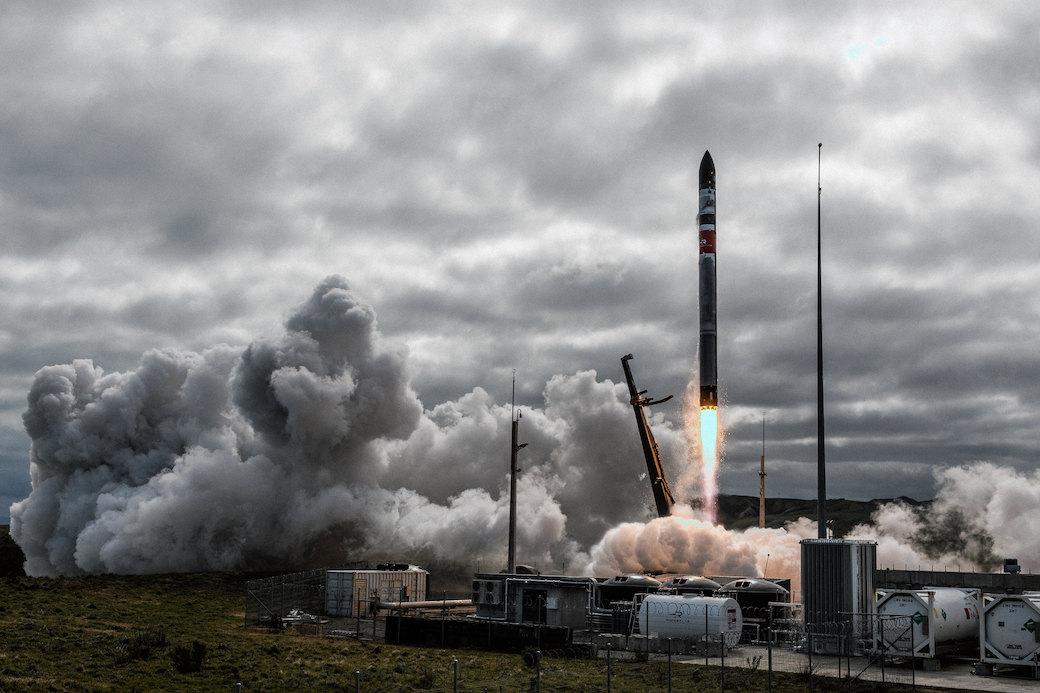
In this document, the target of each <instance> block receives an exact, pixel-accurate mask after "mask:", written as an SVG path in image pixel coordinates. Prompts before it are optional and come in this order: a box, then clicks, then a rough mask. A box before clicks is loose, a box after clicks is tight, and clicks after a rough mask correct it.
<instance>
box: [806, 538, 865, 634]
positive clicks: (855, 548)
mask: <svg viewBox="0 0 1040 693" xmlns="http://www.w3.org/2000/svg"><path fill="white" fill-rule="evenodd" d="M801 546H802V603H803V605H804V610H805V623H806V625H807V626H810V627H811V628H814V629H815V630H816V631H817V632H821V631H823V630H824V629H830V630H831V631H833V632H839V630H840V632H843V633H848V635H849V641H848V642H847V643H843V644H839V643H835V646H840V647H843V648H844V647H848V646H852V645H853V644H854V641H855V640H857V639H862V638H867V637H869V635H870V626H871V619H870V617H869V614H871V613H873V611H874V570H875V569H876V564H877V544H875V543H874V542H870V541H856V540H846V539H804V540H802V542H801ZM850 622H851V624H852V628H847V627H846V628H840V629H839V628H838V624H848V623H850ZM820 644H821V651H822V649H826V648H825V647H823V645H824V641H823V640H822V639H821V641H820ZM814 649H816V648H814ZM843 651H844V650H843Z"/></svg>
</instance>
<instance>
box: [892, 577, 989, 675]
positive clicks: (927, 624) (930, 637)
mask: <svg viewBox="0 0 1040 693" xmlns="http://www.w3.org/2000/svg"><path fill="white" fill-rule="evenodd" d="M877 616H878V619H877V622H876V623H875V628H874V646H875V648H876V649H884V651H885V654H887V655H892V656H901V657H926V658H927V657H936V656H938V655H940V654H945V653H948V652H951V651H953V650H956V649H959V648H966V647H973V646H974V641H975V640H976V639H977V638H978V633H979V592H978V590H972V589H960V588H957V587H926V588H925V589H920V590H878V591H877ZM882 643H883V644H884V647H883V648H882Z"/></svg>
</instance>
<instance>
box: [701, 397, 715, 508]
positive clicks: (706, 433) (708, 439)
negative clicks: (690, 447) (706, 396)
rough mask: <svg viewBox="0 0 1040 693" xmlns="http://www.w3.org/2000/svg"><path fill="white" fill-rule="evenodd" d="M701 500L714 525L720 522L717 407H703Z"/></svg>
mask: <svg viewBox="0 0 1040 693" xmlns="http://www.w3.org/2000/svg"><path fill="white" fill-rule="evenodd" d="M700 441H701V468H702V474H703V477H702V479H701V484H702V486H701V498H702V502H703V504H704V514H705V515H706V516H707V518H708V521H709V522H711V523H712V524H715V522H716V521H717V520H718V510H719V508H718V495H719V410H718V409H717V408H716V407H701V411H700Z"/></svg>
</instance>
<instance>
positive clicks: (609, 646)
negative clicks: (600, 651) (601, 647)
mask: <svg viewBox="0 0 1040 693" xmlns="http://www.w3.org/2000/svg"><path fill="white" fill-rule="evenodd" d="M613 649H614V643H613V641H611V640H608V641H607V693H610V680H611V679H612V678H613V676H614V670H613V668H612V667H611V662H610V651H611V650H613Z"/></svg>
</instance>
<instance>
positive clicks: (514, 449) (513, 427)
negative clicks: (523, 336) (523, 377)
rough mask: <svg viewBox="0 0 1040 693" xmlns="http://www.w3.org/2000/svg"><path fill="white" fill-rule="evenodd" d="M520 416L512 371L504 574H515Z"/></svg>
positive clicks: (514, 375) (523, 444)
mask: <svg viewBox="0 0 1040 693" xmlns="http://www.w3.org/2000/svg"><path fill="white" fill-rule="evenodd" d="M520 416H521V415H519V414H517V412H516V369H515V368H514V369H513V390H512V395H511V397H510V400H509V427H510V444H509V552H508V558H507V565H506V572H507V573H509V574H513V573H515V572H516V475H517V472H519V471H520V470H519V469H517V467H516V453H518V452H520V450H521V449H523V448H525V447H527V443H519V442H518V441H519V438H520Z"/></svg>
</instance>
